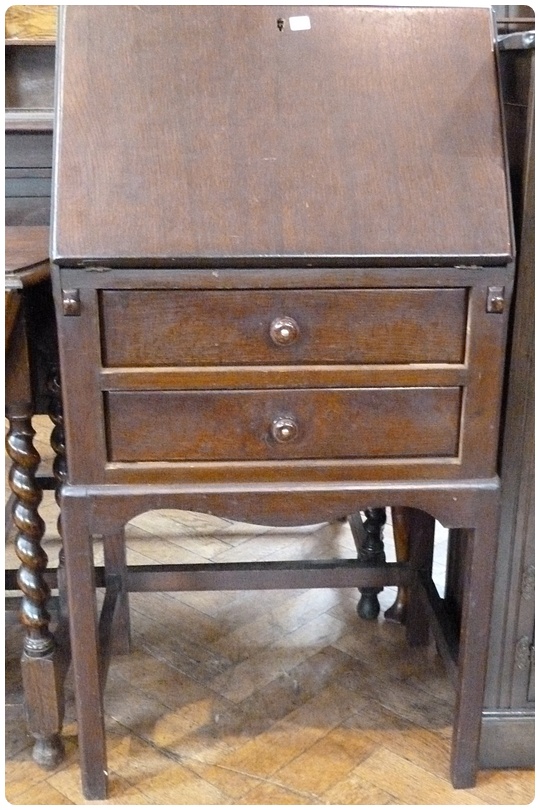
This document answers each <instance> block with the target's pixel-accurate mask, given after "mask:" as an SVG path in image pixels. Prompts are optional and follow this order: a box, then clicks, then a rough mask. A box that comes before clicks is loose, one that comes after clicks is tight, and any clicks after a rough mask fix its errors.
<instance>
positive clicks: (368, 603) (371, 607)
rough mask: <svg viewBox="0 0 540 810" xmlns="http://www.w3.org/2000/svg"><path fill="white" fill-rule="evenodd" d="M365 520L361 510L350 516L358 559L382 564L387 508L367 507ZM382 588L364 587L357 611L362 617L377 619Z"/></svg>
mask: <svg viewBox="0 0 540 810" xmlns="http://www.w3.org/2000/svg"><path fill="white" fill-rule="evenodd" d="M364 515H365V520H362V517H361V515H360V513H359V512H356V513H355V514H354V515H351V516H350V517H349V526H350V527H351V532H352V535H353V538H354V543H355V546H356V552H357V554H358V559H359V560H360V561H361V562H363V563H364V564H365V565H382V564H383V563H384V562H385V561H386V557H385V554H384V543H383V527H384V524H385V522H386V509H381V508H378V509H366V510H365V511H364ZM381 590H382V588H362V590H361V591H360V601H359V602H358V605H357V608H356V612H357V613H358V615H359V616H360V618H361V619H376V618H377V616H378V615H379V612H380V605H379V600H378V598H377V594H379V593H380V592H381Z"/></svg>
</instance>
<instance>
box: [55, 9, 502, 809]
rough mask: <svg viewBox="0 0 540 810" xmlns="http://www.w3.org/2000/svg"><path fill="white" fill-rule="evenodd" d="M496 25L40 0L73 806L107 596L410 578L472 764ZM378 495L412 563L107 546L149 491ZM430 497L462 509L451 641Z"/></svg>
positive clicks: (480, 634)
mask: <svg viewBox="0 0 540 810" xmlns="http://www.w3.org/2000/svg"><path fill="white" fill-rule="evenodd" d="M494 42H495V40H494V30H493V25H492V18H491V14H490V12H489V10H488V9H487V8H479V9H458V8H449V9H445V8H437V9H433V8H432V9H428V8H382V7H381V8H378V7H335V6H313V7H308V6H298V7H295V6H164V7H159V6H88V7H82V6H67V7H65V8H64V9H63V10H62V13H61V18H60V26H59V38H58V64H57V92H56V119H55V152H54V181H53V186H54V194H53V214H52V242H51V252H52V259H53V261H54V264H55V267H54V291H55V301H56V307H57V318H58V324H59V326H58V329H59V343H60V356H61V376H62V386H63V402H64V422H65V432H66V448H67V467H68V471H67V476H66V480H65V483H64V486H63V491H62V530H63V543H64V551H65V577H66V581H67V588H68V597H69V618H70V624H71V645H72V658H73V667H74V674H75V685H76V692H77V707H78V708H77V710H78V722H79V746H80V756H81V767H82V778H83V786H84V790H85V795H86V796H87V797H88V798H103V797H104V796H105V795H106V785H107V777H106V757H105V738H104V732H103V708H102V688H103V682H104V680H105V673H106V667H107V660H108V653H107V649H106V648H107V647H108V646H110V645H108V644H107V641H111V639H112V640H113V641H115V643H116V644H117V645H118V644H119V643H120V644H121V643H122V638H124V642H125V639H126V636H127V632H128V613H127V593H128V592H129V591H130V590H167V591H170V590H174V589H177V590H181V589H203V590H204V589H209V588H229V589H235V588H296V587H341V586H346V587H354V586H356V587H363V586H364V587H377V586H382V585H384V584H405V585H408V586H409V588H410V594H411V596H410V599H411V601H410V606H409V612H408V621H407V629H406V632H407V634H408V638H409V640H410V641H411V643H413V644H421V643H425V642H426V639H427V620H428V618H429V617H431V618H432V619H437V618H438V619H441V617H442V620H441V621H435V620H434V621H433V622H432V626H433V629H434V632H435V633H436V634H437V638H438V644H439V648H440V650H441V652H442V654H443V655H444V656H445V657H446V658H447V659H448V662H449V668H450V671H451V673H452V674H453V676H454V678H455V682H456V688H457V702H456V710H455V722H454V740H453V754H452V763H451V775H452V780H453V784H454V785H455V786H456V787H466V786H471V785H472V784H474V780H475V775H476V770H477V747H478V735H479V729H480V719H481V707H482V696H483V681H484V674H485V662H486V655H487V633H486V628H487V627H488V621H489V610H490V603H491V593H492V580H493V568H494V559H495V551H496V548H495V545H496V537H497V525H498V501H499V479H498V477H497V451H498V425H499V414H500V403H501V390H502V382H503V374H504V360H505V339H506V326H507V317H508V310H509V303H510V300H511V294H512V277H513V254H514V251H513V239H512V225H511V219H510V214H509V210H510V209H509V199H508V191H507V172H506V162H505V154H504V145H503V144H504V140H503V132H502V125H501V113H500V103H499V91H498V78H497V66H496V51H495V44H494ZM386 506H399V507H402V508H403V509H404V510H405V512H406V514H407V515H408V523H409V532H410V546H411V553H410V559H409V561H408V562H407V563H402V564H393V565H386V566H384V565H380V566H373V565H363V564H362V562H361V561H360V562H359V561H358V560H313V561H312V562H309V561H308V562H306V561H304V562H290V563H279V564H277V563H256V564H255V563H249V564H248V563H246V564H229V565H219V566H218V565H210V564H209V565H202V566H150V567H141V568H135V569H131V568H126V566H125V563H124V557H123V549H122V531H123V526H124V524H125V523H126V522H127V521H128V520H129V519H130V518H132V517H133V516H135V515H136V514H137V513H140V512H144V511H147V510H151V509H156V508H179V509H188V510H194V511H199V512H209V513H214V514H217V515H220V516H223V517H228V518H232V519H241V520H244V521H249V522H253V523H263V524H267V525H301V524H308V523H315V522H322V521H331V520H335V519H338V518H341V517H344V516H347V515H350V514H352V513H354V512H357V511H358V510H365V509H369V508H383V507H386ZM434 518H436V519H438V520H439V521H441V522H442V524H443V525H444V526H447V527H452V528H463V529H466V530H468V535H467V536H468V538H469V539H468V543H467V549H466V559H465V561H464V570H465V572H466V574H465V595H464V603H463V610H462V616H461V627H460V635H459V639H452V638H450V635H451V634H450V631H449V623H448V622H445V621H444V615H443V614H444V610H443V608H444V605H443V602H442V600H440V599H439V598H438V597H437V595H436V592H435V589H434V587H433V585H432V582H431V574H430V572H431V553H432V537H433V520H434ZM97 535H100V536H102V537H104V540H105V562H106V567H107V584H108V591H107V597H106V599H105V604H104V608H103V613H102V617H101V620H100V622H99V626H98V622H97V617H96V605H95V589H94V580H93V556H92V539H93V537H95V536H97ZM361 630H362V628H361V626H359V629H358V632H361ZM122 634H123V635H122ZM98 638H99V643H98Z"/></svg>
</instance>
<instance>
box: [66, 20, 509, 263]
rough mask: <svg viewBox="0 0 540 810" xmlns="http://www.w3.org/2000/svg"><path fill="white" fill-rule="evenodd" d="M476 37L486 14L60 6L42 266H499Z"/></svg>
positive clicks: (489, 59)
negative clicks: (297, 26) (304, 25)
mask: <svg viewBox="0 0 540 810" xmlns="http://www.w3.org/2000/svg"><path fill="white" fill-rule="evenodd" d="M297 15H303V16H306V15H307V16H309V19H310V26H311V27H310V29H309V30H301V31H295V30H292V27H291V24H290V22H289V19H290V18H293V17H295V16H297ZM278 19H284V27H283V30H279V28H278V25H277V20H278ZM492 37H493V31H492V23H491V17H490V12H489V10H488V9H422V8H413V9H411V8H368V7H356V8H352V7H348V8H337V7H324V6H323V7H306V6H301V7H294V6H249V7H248V6H246V7H244V6H204V7H203V6H201V7H194V6H161V7H159V6H129V7H126V6H86V7H84V6H66V7H65V8H64V11H63V16H62V19H61V27H60V34H59V51H60V60H59V96H58V106H57V121H56V127H57V141H56V184H55V185H56V192H55V195H56V196H55V201H54V249H53V250H54V258H55V259H57V260H59V261H60V262H62V263H64V264H69V263H73V262H76V261H79V260H88V261H94V262H95V261H101V262H104V263H107V264H114V263H115V262H118V261H121V260H132V261H135V260H137V262H140V263H143V264H148V265H150V266H152V265H159V264H165V265H167V264H169V265H171V266H174V265H175V264H176V265H179V264H190V263H192V262H199V263H200V262H202V261H203V260H205V261H207V262H208V261H210V262H212V263H214V264H215V263H216V262H219V261H220V260H222V261H224V262H228V263H229V264H230V263H231V262H233V263H234V262H235V261H236V262H237V263H238V262H241V261H242V260H246V261H247V259H250V260H251V262H252V263H255V264H257V262H259V263H264V262H268V263H270V264H272V263H274V264H275V263H280V262H281V263H286V262H291V261H295V262H296V263H299V264H303V265H305V264H306V263H308V264H309V263H310V261H312V260H313V261H316V260H317V259H318V261H319V262H321V261H323V263H324V262H326V263H328V262H329V261H330V262H331V261H338V260H340V261H343V259H344V258H345V259H346V258H347V257H348V258H349V260H351V261H356V262H361V261H362V260H364V261H367V258H366V257H374V256H375V257H379V258H380V260H381V261H383V262H384V263H385V264H388V263H389V257H398V258H399V261H398V262H397V263H398V264H399V263H401V264H407V263H413V264H416V265H418V264H425V263H427V264H434V263H442V264H450V265H452V264H458V263H462V262H468V263H471V262H479V263H482V262H486V261H487V262H488V263H505V262H506V261H507V260H508V258H509V257H510V256H511V254H512V244H511V243H512V240H511V235H510V226H509V214H508V206H507V195H506V180H505V171H504V155H503V146H502V134H501V123H500V113H499V106H498V88H497V80H496V69H495V55H494V53H493V44H492ZM479 43H484V47H478V44H479ZM323 257H326V258H325V259H324V258H323ZM340 257H341V259H340ZM435 257H437V261H434V259H435ZM254 260H256V261H255V262H254ZM372 261H373V259H372V260H371V263H372Z"/></svg>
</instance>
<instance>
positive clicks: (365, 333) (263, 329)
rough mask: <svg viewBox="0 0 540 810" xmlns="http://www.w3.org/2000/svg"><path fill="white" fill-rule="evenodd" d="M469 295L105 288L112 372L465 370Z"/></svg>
mask: <svg viewBox="0 0 540 810" xmlns="http://www.w3.org/2000/svg"><path fill="white" fill-rule="evenodd" d="M467 301H468V295H467V290H465V289H463V288H456V289H437V290H435V289H365V290H347V289H345V290H267V291H260V290H236V291H210V290H206V291H188V290H186V291H184V290H151V291H148V290H146V291H145V290H125V291H123V290H105V291H103V292H102V293H101V296H100V320H101V331H102V346H103V364H104V365H105V366H108V367H141V366H142V367H144V366H202V365H214V366H219V365H235V366H239V365H288V364H293V365H295V364H296V365H300V364H304V365H305V364H321V365H324V364H411V363H462V362H463V356H464V347H465V335H466V324H467Z"/></svg>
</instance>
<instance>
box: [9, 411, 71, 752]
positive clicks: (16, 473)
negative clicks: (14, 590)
mask: <svg viewBox="0 0 540 810" xmlns="http://www.w3.org/2000/svg"><path fill="white" fill-rule="evenodd" d="M7 418H8V421H9V430H8V434H7V437H6V448H7V453H8V456H9V458H10V459H11V461H12V466H11V470H10V474H9V484H10V488H11V491H12V493H13V496H14V500H13V511H12V515H13V523H14V525H15V530H16V537H15V547H16V551H17V556H18V558H19V560H20V562H21V566H20V568H19V571H18V575H17V581H18V584H19V587H20V589H21V591H22V593H23V597H22V604H21V621H22V624H23V625H24V627H25V631H26V633H25V638H24V646H23V655H22V660H21V666H22V677H23V688H24V697H25V708H26V716H27V723H28V729H29V731H30V733H31V734H32V735H33V736H34V737H35V739H36V743H35V746H34V752H33V756H34V759H35V761H36V762H37V763H38V764H39V765H41V766H43V767H46V768H51V767H55V766H56V765H57V764H58V763H59V762H60V761H61V760H62V757H63V755H64V748H63V743H62V739H61V737H60V730H61V728H62V720H63V714H64V707H63V689H62V683H61V675H60V672H59V668H58V664H57V660H56V656H55V642H54V638H53V636H52V634H51V631H50V628H49V623H50V615H49V613H48V611H47V600H48V598H49V594H50V591H49V587H48V586H47V583H46V582H45V579H44V577H43V572H44V571H45V569H46V567H47V562H48V560H47V555H46V553H45V551H44V550H43V548H42V546H41V541H42V538H43V534H44V531H45V524H44V523H43V520H42V519H41V517H40V515H39V512H38V507H39V504H40V503H41V498H42V493H41V489H40V487H39V485H38V484H37V481H36V471H37V468H38V465H39V462H40V460H41V459H40V456H39V453H38V452H37V450H36V448H35V447H34V444H33V437H34V435H35V431H34V429H33V428H32V421H31V419H32V409H31V407H30V406H29V405H27V406H24V405H21V404H20V403H19V404H18V405H15V406H12V407H9V406H8V409H7Z"/></svg>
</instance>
